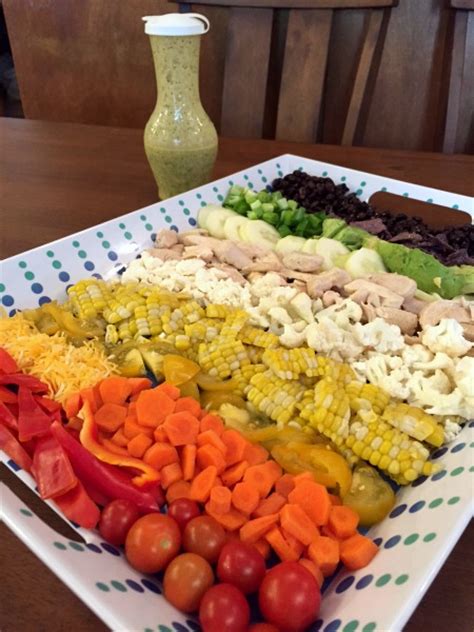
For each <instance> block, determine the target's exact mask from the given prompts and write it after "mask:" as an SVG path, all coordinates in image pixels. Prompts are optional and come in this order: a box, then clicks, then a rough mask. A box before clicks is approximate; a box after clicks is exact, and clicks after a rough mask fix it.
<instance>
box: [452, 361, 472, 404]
mask: <svg viewBox="0 0 474 632" xmlns="http://www.w3.org/2000/svg"><path fill="white" fill-rule="evenodd" d="M454 381H455V382H456V386H457V387H458V388H459V390H460V391H461V393H463V395H464V396H465V397H466V398H469V399H471V398H473V399H474V358H472V357H471V356H464V358H461V359H460V360H459V361H458V362H456V364H455V367H454Z"/></svg>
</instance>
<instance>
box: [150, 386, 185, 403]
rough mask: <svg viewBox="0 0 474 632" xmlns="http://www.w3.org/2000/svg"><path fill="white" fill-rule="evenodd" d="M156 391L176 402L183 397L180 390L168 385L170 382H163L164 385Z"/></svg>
mask: <svg viewBox="0 0 474 632" xmlns="http://www.w3.org/2000/svg"><path fill="white" fill-rule="evenodd" d="M154 390H155V391H157V392H158V393H165V395H168V397H171V399H174V400H176V399H179V396H180V395H181V392H180V390H179V388H178V387H177V386H174V385H173V384H168V382H163V384H160V385H159V386H157V387H156V388H155V389H154Z"/></svg>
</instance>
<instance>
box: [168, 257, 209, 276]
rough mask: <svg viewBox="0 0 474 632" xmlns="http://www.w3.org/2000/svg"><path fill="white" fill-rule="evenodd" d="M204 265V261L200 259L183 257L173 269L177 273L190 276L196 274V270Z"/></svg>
mask: <svg viewBox="0 0 474 632" xmlns="http://www.w3.org/2000/svg"><path fill="white" fill-rule="evenodd" d="M170 267H171V266H170ZM205 267H206V262H205V261H203V260H202V259H183V260H178V262H177V263H176V268H175V269H176V272H177V273H178V274H184V276H192V275H194V274H196V272H197V271H198V270H202V269H203V268H205Z"/></svg>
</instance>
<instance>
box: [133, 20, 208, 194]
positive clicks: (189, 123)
mask: <svg viewBox="0 0 474 632" xmlns="http://www.w3.org/2000/svg"><path fill="white" fill-rule="evenodd" d="M143 20H144V21H145V33H146V34H147V35H149V36H150V43H151V50H152V54H153V62H154V64H155V72H156V82H157V88H158V98H157V102H156V106H155V109H154V110H153V113H152V115H151V116H150V119H149V121H148V123H147V125H146V127H145V134H144V143H145V152H146V155H147V158H148V162H149V163H150V167H151V169H152V171H153V175H154V176H155V180H156V183H157V185H158V189H159V196H160V198H161V199H162V200H163V199H165V198H168V197H171V196H173V195H178V194H179V193H182V192H183V191H187V190H188V189H192V188H194V187H198V186H200V185H202V184H205V183H206V182H208V181H209V179H210V175H211V171H212V168H213V166H214V162H215V159H216V154H217V133H216V130H215V127H214V125H213V124H212V122H211V120H210V118H209V117H208V115H207V114H206V112H205V111H204V108H203V107H202V104H201V99H200V96H199V49H200V44H201V35H202V34H204V33H207V31H208V30H209V20H208V19H207V18H206V17H205V16H203V15H199V14H197V13H168V14H165V15H157V16H146V17H144V18H143Z"/></svg>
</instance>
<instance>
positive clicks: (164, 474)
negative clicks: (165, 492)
mask: <svg viewBox="0 0 474 632" xmlns="http://www.w3.org/2000/svg"><path fill="white" fill-rule="evenodd" d="M160 476H161V478H160V482H161V487H163V489H168V487H169V486H170V485H172V484H173V483H176V482H177V481H181V480H182V479H183V470H182V469H181V465H180V464H179V463H170V464H169V465H165V467H163V468H161V470H160Z"/></svg>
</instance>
